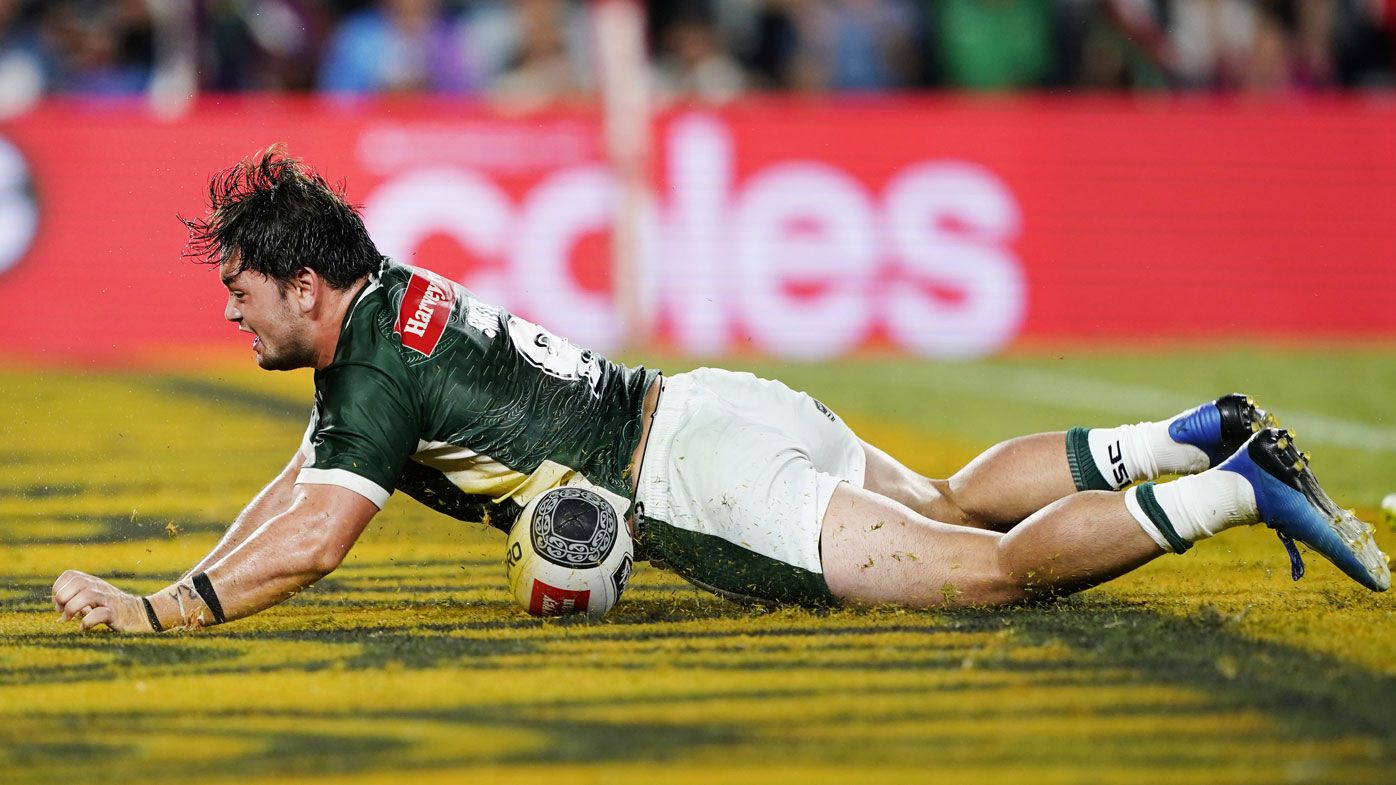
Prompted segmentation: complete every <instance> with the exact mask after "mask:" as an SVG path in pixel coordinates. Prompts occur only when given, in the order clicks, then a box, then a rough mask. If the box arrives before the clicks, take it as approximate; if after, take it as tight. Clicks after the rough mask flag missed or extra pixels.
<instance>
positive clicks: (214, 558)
mask: <svg viewBox="0 0 1396 785" xmlns="http://www.w3.org/2000/svg"><path fill="white" fill-rule="evenodd" d="M304 465H305V454H304V453H302V452H301V451H300V450H296V454H295V455H292V456H291V460H290V462H289V463H287V464H286V468H284V469H282V470H281V473H279V474H277V475H276V477H275V478H274V479H272V481H271V482H269V483H267V487H265V488H263V489H262V491H261V493H258V494H257V495H256V496H255V497H253V499H252V501H250V502H248V503H247V506H246V507H244V508H242V512H240V513H238V517H237V518H235V519H234V520H233V524H232V525H231V526H229V527H228V531H227V532H225V533H224V534H223V539H221V540H219V541H218V544H217V545H215V546H213V550H211V551H209V552H208V555H207V556H205V557H204V558H202V559H200V560H199V563H198V564H195V565H194V566H193V567H190V568H189V571H188V572H186V573H184V579H188V578H193V577H194V576H195V575H198V574H199V573H201V572H204V571H205V570H207V569H208V568H209V567H212V566H213V565H215V564H217V563H218V562H219V560H220V559H222V558H223V557H224V556H227V555H228V554H230V553H232V552H233V550H234V549H236V548H237V547H238V546H239V545H241V544H242V542H243V540H246V539H247V538H248V537H250V536H252V533H253V532H255V531H257V529H259V528H261V526H262V524H264V523H266V522H267V521H269V520H271V518H272V516H274V515H277V514H278V513H280V512H281V511H283V510H286V509H288V508H290V506H291V499H292V496H293V494H294V493H295V489H296V475H298V474H300V470H301V467H302V466H304Z"/></svg>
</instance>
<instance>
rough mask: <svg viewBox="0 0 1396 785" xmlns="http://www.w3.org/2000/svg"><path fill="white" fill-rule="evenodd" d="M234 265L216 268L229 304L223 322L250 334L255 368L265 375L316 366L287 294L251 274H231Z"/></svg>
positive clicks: (298, 314) (265, 279)
mask: <svg viewBox="0 0 1396 785" xmlns="http://www.w3.org/2000/svg"><path fill="white" fill-rule="evenodd" d="M236 267H237V265H236V264H235V263H233V262H231V261H225V262H224V263H223V264H222V265H220V266H219V272H220V273H221V274H222V276H223V285H224V286H226V287H228V304H227V305H226V306H225V307H224V308H223V318H224V319H227V320H228V321H230V322H233V323H235V324H237V326H238V330H239V331H241V332H246V333H251V334H252V336H253V338H252V351H253V352H255V353H256V355H257V365H259V366H261V367H262V368H264V369H266V370H268V371H287V370H291V369H292V368H305V367H308V366H311V365H313V364H314V362H315V354H314V352H313V351H312V350H311V347H310V342H309V340H308V339H307V337H306V335H305V333H304V329H303V327H304V318H303V317H302V315H301V314H300V313H299V312H298V311H297V310H296V308H295V304H294V302H293V301H292V300H291V298H290V297H288V296H287V293H286V291H285V290H284V289H282V288H281V287H280V286H277V285H276V282H275V281H273V280H272V279H271V278H268V277H267V276H265V275H262V274H261V273H257V272H253V271H251V270H243V271H241V272H238V273H236V274H234V270H235V269H236Z"/></svg>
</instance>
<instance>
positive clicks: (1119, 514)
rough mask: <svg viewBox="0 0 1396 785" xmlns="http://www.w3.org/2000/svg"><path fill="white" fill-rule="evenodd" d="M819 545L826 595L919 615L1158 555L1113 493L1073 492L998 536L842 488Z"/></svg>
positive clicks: (995, 601)
mask: <svg viewBox="0 0 1396 785" xmlns="http://www.w3.org/2000/svg"><path fill="white" fill-rule="evenodd" d="M822 546H823V547H822V553H823V565H824V579H825V581H826V582H827V583H828V584H829V589H830V591H832V592H833V594H834V596H836V597H838V598H839V599H841V600H844V601H846V602H852V603H855V604H870V605H877V604H897V605H907V606H911V607H922V608H932V607H945V608H957V607H969V606H984V605H1005V604H1009V603H1014V602H1020V601H1023V600H1025V599H1029V598H1030V597H1033V596H1035V595H1047V594H1051V593H1054V592H1058V593H1066V592H1068V591H1075V590H1079V589H1083V588H1086V587H1087V586H1091V585H1094V584H1096V583H1099V582H1101V581H1104V580H1108V579H1110V578H1113V577H1116V576H1118V575H1121V574H1123V573H1125V572H1128V571H1129V570H1132V569H1134V568H1135V567H1138V566H1139V565H1141V564H1144V563H1145V562H1148V561H1149V560H1151V559H1154V558H1156V557H1158V556H1161V555H1163V554H1164V553H1165V551H1164V549H1163V548H1161V547H1159V546H1158V544H1157V543H1155V542H1154V541H1153V540H1152V539H1151V538H1150V537H1149V536H1148V535H1147V534H1146V533H1145V532H1144V531H1143V529H1141V528H1140V526H1139V524H1138V523H1137V522H1136V521H1135V520H1134V518H1133V516H1131V515H1130V513H1129V510H1128V509H1127V508H1126V507H1125V499H1124V495H1123V494H1119V493H1107V492H1087V493H1078V494H1073V495H1072V496H1070V497H1068V498H1066V499H1061V500H1059V501H1057V502H1055V503H1053V504H1052V505H1050V506H1049V507H1047V508H1046V509H1043V510H1040V511H1038V512H1037V513H1036V514H1034V515H1033V516H1031V517H1030V518H1029V519H1028V520H1026V521H1024V522H1023V524H1022V525H1021V526H1019V527H1017V528H1016V529H1014V530H1013V531H1012V532H1011V533H1009V534H1000V533H998V532H990V531H981V530H977V529H972V528H966V527H964V526H954V525H950V524H947V523H942V522H939V521H933V520H930V519H928V518H925V517H924V516H921V515H919V514H917V513H916V512H914V511H912V510H911V509H909V508H907V507H906V506H905V505H902V504H900V503H898V502H896V501H893V500H892V499H888V498H887V497H885V496H879V495H877V494H875V493H872V492H871V491H867V490H865V489H862V488H856V487H854V486H851V485H848V484H846V483H845V484H843V485H841V486H839V489H838V490H837V491H835V492H834V496H833V499H832V500H831V501H830V503H829V510H828V512H827V513H826V515H825V517H824V527H823V542H822Z"/></svg>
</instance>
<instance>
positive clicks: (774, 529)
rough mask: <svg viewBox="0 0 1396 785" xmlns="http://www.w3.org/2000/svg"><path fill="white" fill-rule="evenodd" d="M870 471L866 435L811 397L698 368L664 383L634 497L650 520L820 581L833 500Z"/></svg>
mask: <svg viewBox="0 0 1396 785" xmlns="http://www.w3.org/2000/svg"><path fill="white" fill-rule="evenodd" d="M865 469H866V458H865V457H864V454H863V447H862V443H861V442H860V441H859V440H858V437H857V436H855V435H854V433H853V431H852V430H850V429H849V427H848V426H847V425H845V424H844V422H843V420H842V419H841V418H839V417H838V416H837V415H835V414H834V413H833V412H832V411H830V410H829V409H828V407H826V406H824V405H823V404H822V403H820V402H819V401H817V400H815V399H814V398H812V397H810V396H809V395H807V394H806V393H802V392H796V391H794V390H791V389H790V388H789V387H786V386H785V385H784V384H782V383H780V382H777V381H771V380H767V379H760V378H757V377H756V376H753V375H752V374H749V373H737V372H732V371H724V370H719V369H714V368H699V369H697V370H695V371H691V372H689V373H682V374H678V375H675V376H670V377H667V378H665V380H664V388H663V392H662V394H661V395H660V399H659V404H658V407H657V409H656V412H655V417H654V423H653V425H652V426H651V428H650V434H649V442H648V444H647V445H646V447H645V455H644V458H643V461H642V465H641V468H640V478H639V482H638V487H637V492H636V500H637V501H638V502H639V503H641V504H643V505H644V507H643V510H644V515H645V517H646V518H653V519H656V520H659V521H663V522H665V523H667V524H668V525H670V526H673V527H676V528H679V529H684V530H687V531H690V532H694V533H697V534H702V535H708V536H711V537H718V538H721V539H723V540H726V541H727V542H730V543H733V544H735V545H737V546H739V547H740V548H742V549H745V550H746V551H750V552H751V553H754V554H757V555H758V556H763V557H766V558H768V559H774V560H776V561H779V562H783V563H785V564H788V565H792V566H794V567H798V568H800V569H802V570H806V571H808V572H811V573H816V574H819V575H822V574H823V568H822V565H821V563H820V555H819V535H820V527H821V524H822V522H823V520H824V514H825V512H826V511H827V510H828V508H829V499H830V498H831V497H832V496H833V494H834V489H835V488H836V487H838V484H839V483H840V482H848V483H852V484H854V485H856V486H858V487H862V486H863V476H864V471H865Z"/></svg>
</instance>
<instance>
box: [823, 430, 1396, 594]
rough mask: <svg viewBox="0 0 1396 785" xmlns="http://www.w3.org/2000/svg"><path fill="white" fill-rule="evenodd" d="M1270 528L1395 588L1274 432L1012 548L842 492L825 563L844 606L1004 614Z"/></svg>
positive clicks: (1061, 504) (1088, 504)
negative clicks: (1256, 527) (1212, 541)
mask: <svg viewBox="0 0 1396 785" xmlns="http://www.w3.org/2000/svg"><path fill="white" fill-rule="evenodd" d="M1261 520H1264V521H1265V522H1266V523H1267V524H1269V525H1270V526H1271V527H1273V528H1275V529H1276V530H1277V531H1278V532H1280V534H1281V536H1282V538H1283V539H1286V544H1287V545H1290V542H1289V541H1290V540H1298V541H1300V542H1304V543H1306V544H1308V545H1309V546H1310V547H1312V548H1314V549H1315V550H1317V551H1319V552H1320V553H1321V554H1323V555H1324V556H1325V557H1326V558H1328V559H1329V560H1330V561H1332V562H1333V563H1334V564H1336V565H1337V566H1338V567H1339V568H1340V569H1342V570H1343V571H1344V572H1345V573H1347V574H1348V575H1349V576H1350V577H1352V578H1353V579H1354V580H1357V581H1358V582H1360V583H1362V584H1363V585H1364V586H1366V587H1368V588H1370V589H1373V590H1376V591H1383V590H1385V589H1386V588H1387V587H1388V586H1389V585H1390V581H1391V577H1390V570H1389V568H1388V566H1387V562H1386V557H1385V556H1384V555H1383V554H1382V553H1381V552H1380V550H1378V549H1377V547H1376V545H1375V544H1374V542H1373V541H1372V539H1371V527H1370V526H1367V525H1366V524H1364V523H1362V522H1361V521H1358V520H1357V519H1355V518H1353V517H1352V516H1351V515H1350V514H1347V513H1343V512H1342V511H1341V509H1340V508H1339V507H1338V506H1337V505H1336V504H1334V503H1333V502H1332V500H1331V499H1329V498H1328V497H1327V495H1326V494H1325V493H1324V492H1323V490H1322V488H1320V487H1319V485H1318V481H1317V479H1315V478H1314V476H1313V475H1312V473H1310V472H1309V470H1308V460H1307V457H1305V456H1302V455H1301V454H1300V453H1299V452H1298V450H1297V448H1295V447H1294V445H1293V442H1292V437H1291V436H1290V434H1288V433H1287V432H1285V431H1281V430H1278V429H1274V428H1270V429H1265V430H1263V431H1261V432H1259V433H1257V434H1256V435H1255V436H1254V437H1253V438H1252V439H1250V440H1249V441H1248V442H1246V443H1245V444H1244V445H1243V446H1242V448H1241V449H1239V450H1237V451H1236V453H1234V454H1233V455H1232V456H1230V457H1229V458H1227V459H1226V460H1225V461H1223V462H1222V463H1221V464H1220V465H1218V466H1217V467H1215V468H1213V469H1210V470H1207V471H1203V472H1201V473H1200V474H1197V475H1195V476H1190V477H1183V478H1180V479H1178V480H1175V481H1173V482H1169V483H1161V484H1155V483H1152V482H1146V483H1143V484H1142V485H1138V486H1135V487H1133V488H1130V489H1129V490H1128V491H1127V492H1124V493H1114V492H1106V491H1084V492H1080V493H1075V494H1072V495H1070V496H1067V497H1066V498H1063V499H1060V500H1058V501H1056V502H1053V503H1051V504H1049V505H1048V506H1047V507H1045V508H1044V509H1041V510H1039V511H1037V512H1036V513H1033V514H1032V515H1030V516H1028V517H1027V518H1026V519H1025V520H1024V521H1023V522H1022V523H1021V524H1020V525H1018V526H1016V527H1014V529H1013V530H1012V531H1010V532H1008V533H1007V534H1001V533H997V532H990V531H979V530H975V529H972V528H967V527H964V526H956V525H951V524H947V523H943V522H939V521H934V520H931V519H928V518H926V517H925V516H923V515H920V514H919V513H917V512H915V511H914V510H912V509H910V508H909V507H907V506H906V505H903V504H901V503H900V502H898V501H896V500H894V499H890V498H888V497H885V496H881V495H879V494H877V493H874V492H872V491H869V490H867V489H864V488H857V487H854V486H851V485H849V484H847V483H845V484H843V485H840V486H839V488H838V490H836V491H835V493H834V496H833V498H832V499H831V501H830V504H829V508H828V510H827V512H826V514H825V517H824V521H823V529H822V539H821V553H822V561H823V567H824V578H825V581H826V582H827V583H828V585H829V588H830V590H831V591H832V592H833V593H834V595H835V596H837V597H839V598H840V599H843V600H845V601H848V602H853V603H859V604H880V603H894V604H899V605H908V606H913V607H966V606H982V605H1002V604H1007V603H1013V602H1019V601H1022V600H1026V599H1030V598H1033V597H1039V596H1050V595H1053V594H1061V593H1067V592H1072V591H1077V590H1080V589H1083V588H1086V587H1089V586H1093V585H1095V584H1097V583H1100V582H1102V581H1106V580H1109V579H1111V578H1114V577H1116V576H1119V575H1122V574H1124V573H1126V572H1128V571H1130V570H1132V569H1134V568H1136V567H1139V566H1140V565H1142V564H1144V563H1146V562H1148V561H1150V560H1152V559H1154V558H1156V557H1158V556H1160V555H1162V554H1164V553H1169V552H1174V553H1182V552H1185V551H1186V550H1188V549H1189V548H1190V547H1191V546H1192V543H1193V542H1195V541H1197V540H1201V539H1205V538H1208V537H1211V536H1213V535H1215V534H1217V533H1218V532H1220V531H1222V530H1223V529H1226V528H1229V527H1232V526H1238V525H1249V524H1255V523H1259V522H1260V521H1261ZM1291 554H1292V555H1297V551H1296V550H1294V549H1293V547H1292V545H1291ZM1301 574H1302V564H1300V563H1299V562H1298V561H1296V567H1295V575H1296V578H1297V577H1298V576H1299V575H1301Z"/></svg>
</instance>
